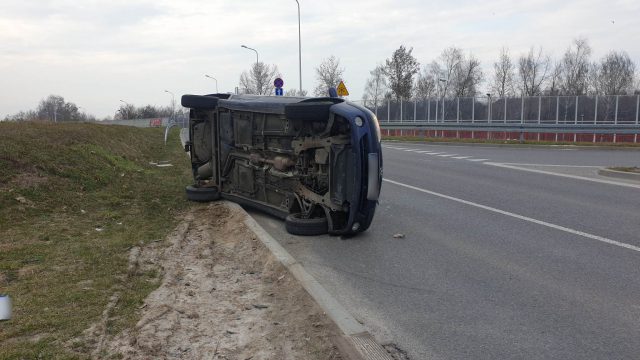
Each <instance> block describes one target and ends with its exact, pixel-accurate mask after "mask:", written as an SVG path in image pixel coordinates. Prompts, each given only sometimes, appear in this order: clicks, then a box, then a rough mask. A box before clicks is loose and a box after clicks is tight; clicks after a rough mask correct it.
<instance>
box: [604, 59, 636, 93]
mask: <svg viewBox="0 0 640 360" xmlns="http://www.w3.org/2000/svg"><path fill="white" fill-rule="evenodd" d="M595 68H596V70H595V71H596V72H597V74H596V75H595V79H596V81H595V87H596V91H597V93H600V94H604V95H625V94H630V93H633V87H634V85H635V72H636V64H635V63H634V62H633V61H632V60H631V58H630V57H629V54H627V53H626V52H624V51H620V52H617V51H611V52H610V53H609V54H607V55H606V56H605V57H603V58H602V60H601V61H600V64H598V65H597V66H596V67H595Z"/></svg>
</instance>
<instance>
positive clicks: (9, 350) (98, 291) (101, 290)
mask: <svg viewBox="0 0 640 360" xmlns="http://www.w3.org/2000/svg"><path fill="white" fill-rule="evenodd" d="M172 135H173V136H171V139H172V140H170V142H169V144H168V146H167V147H164V145H163V143H162V141H163V130H161V129H139V128H130V127H121V126H102V125H92V124H57V125H52V124H35V123H19V124H16V123H2V122H0V293H7V294H10V295H11V296H12V299H13V302H14V306H13V310H14V311H13V319H12V320H11V321H8V322H0V358H36V357H41V358H75V357H82V356H81V355H77V354H76V352H75V351H78V352H83V351H87V348H85V344H82V343H74V344H71V343H70V341H69V340H70V339H72V338H75V337H76V336H78V335H79V334H81V332H82V331H83V330H84V329H86V328H87V327H89V326H90V324H92V323H95V322H96V321H97V320H98V319H99V318H100V316H101V313H102V311H103V310H104V309H105V306H106V305H107V303H108V301H109V298H110V297H111V295H112V294H113V293H114V292H120V293H121V297H120V300H119V301H118V303H117V305H116V306H115V308H114V310H113V312H114V314H113V315H115V318H116V319H117V320H115V321H111V322H109V324H108V331H109V332H113V333H115V332H117V331H119V330H120V329H122V328H123V327H128V326H131V325H132V324H133V323H135V321H136V314H135V312H136V310H137V309H138V306H139V305H140V304H141V301H142V299H144V298H145V297H146V295H147V294H148V293H149V292H150V291H152V290H153V289H154V288H155V287H156V286H157V285H158V284H157V278H156V274H151V273H147V274H143V273H136V272H134V273H128V272H127V257H128V251H129V249H130V248H131V247H132V246H133V245H136V244H139V243H146V242H149V241H154V240H157V239H162V238H163V237H164V236H165V235H166V233H167V232H168V231H170V229H172V227H173V226H174V225H175V224H176V221H177V220H176V215H177V214H179V213H180V211H181V210H182V209H184V208H185V207H186V206H188V205H187V202H186V201H185V199H184V192H183V189H184V185H185V184H187V183H189V181H190V177H189V165H188V159H187V157H186V156H185V154H184V152H183V151H182V149H181V147H180V145H179V141H178V140H177V139H178V136H177V134H175V133H173V134H172ZM158 160H169V161H171V163H172V164H174V167H168V168H158V167H155V166H151V165H149V162H150V161H158ZM96 228H100V229H103V231H97V230H96ZM70 349H72V350H75V351H70Z"/></svg>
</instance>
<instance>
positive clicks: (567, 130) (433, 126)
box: [380, 121, 640, 135]
mask: <svg viewBox="0 0 640 360" xmlns="http://www.w3.org/2000/svg"><path fill="white" fill-rule="evenodd" d="M380 127H381V128H382V129H390V130H391V129H416V130H443V131H490V132H523V133H552V134H553V133H556V134H562V133H564V134H621V135H622V134H632V135H633V134H640V126H637V125H608V124H596V125H594V124H577V125H576V124H530V123H524V124H523V123H429V122H424V121H422V122H420V121H416V122H406V121H405V122H400V121H397V122H381V123H380Z"/></svg>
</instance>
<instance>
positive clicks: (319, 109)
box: [284, 102, 333, 121]
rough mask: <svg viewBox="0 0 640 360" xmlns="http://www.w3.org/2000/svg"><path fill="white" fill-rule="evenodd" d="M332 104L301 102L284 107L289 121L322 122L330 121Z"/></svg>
mask: <svg viewBox="0 0 640 360" xmlns="http://www.w3.org/2000/svg"><path fill="white" fill-rule="evenodd" d="M332 105H333V103H330V102H321V103H314V102H300V103H293V104H289V105H287V106H285V107H284V115H285V116H286V118H287V119H289V120H302V121H304V120H306V121H321V120H327V119H329V109H330V108H331V106H332Z"/></svg>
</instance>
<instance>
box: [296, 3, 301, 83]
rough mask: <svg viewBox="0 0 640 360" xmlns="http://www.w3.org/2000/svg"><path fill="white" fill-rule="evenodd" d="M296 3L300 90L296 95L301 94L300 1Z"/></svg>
mask: <svg viewBox="0 0 640 360" xmlns="http://www.w3.org/2000/svg"><path fill="white" fill-rule="evenodd" d="M296 3H297V4H298V71H299V73H300V74H299V75H300V92H299V93H298V95H300V96H302V35H301V31H300V2H298V0H296Z"/></svg>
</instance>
